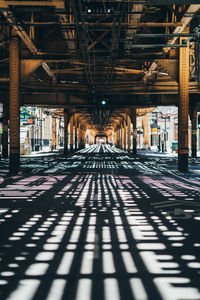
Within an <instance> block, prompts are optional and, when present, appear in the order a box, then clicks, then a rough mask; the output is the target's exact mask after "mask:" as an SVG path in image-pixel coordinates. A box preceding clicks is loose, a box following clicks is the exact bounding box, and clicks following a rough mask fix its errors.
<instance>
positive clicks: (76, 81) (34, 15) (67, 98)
mask: <svg viewBox="0 0 200 300" xmlns="http://www.w3.org/2000/svg"><path fill="white" fill-rule="evenodd" d="M0 13H1V14H0V22H1V31H0V74H1V77H0V92H1V93H0V102H2V103H3V106H4V115H3V120H2V121H3V128H4V130H3V155H4V156H5V157H6V156H7V155H8V130H7V129H8V122H9V126H10V170H12V171H14V172H17V171H18V170H19V166H20V145H19V134H20V122H19V111H20V106H23V105H28V106H40V107H47V108H57V109H59V113H60V114H62V115H64V120H65V143H64V151H65V153H66V154H67V152H68V142H69V141H68V124H69V122H72V123H73V125H74V126H75V139H73V132H71V137H70V145H72V143H73V141H74V140H75V143H77V145H78V146H81V147H82V146H83V145H84V137H85V131H86V130H87V129H90V130H91V132H93V136H98V135H102V134H103V135H106V136H109V135H110V134H111V133H112V134H114V135H115V143H116V145H117V146H119V147H122V146H123V145H125V144H126V140H125V139H126V137H127V139H128V148H129V150H130V149H133V153H136V137H137V131H136V119H137V115H139V114H140V115H141V114H143V115H145V113H147V112H149V111H151V110H153V107H156V106H158V105H176V106H178V108H179V138H178V139H179V140H178V144H179V149H178V169H179V170H180V171H181V172H187V170H188V118H189V116H190V118H191V121H192V156H193V157H196V148H197V147H196V140H197V139H196V134H197V112H198V111H200V98H199V93H200V89H199V81H200V67H199V63H200V56H199V53H200V51H199V50H200V43H199V40H200V25H199V22H200V4H198V1H195V0H193V1H187V0H185V1H183V0H174V1H165V0H159V1H158V0H153V1H140V0H138V1H137V0H134V1H132V0H129V1H127V0H125V1H114V0H104V1H100V0H91V1H88V0H73V1H70V0H68V1H64V0H57V1H56V0H54V1H31V0H27V1H20V0H18V1H15V0H10V1H6V0H1V1H0ZM131 123H132V124H133V139H132V144H133V145H132V147H131V145H130V143H131V140H130V124H131ZM71 127H72V128H73V126H71ZM78 129H79V130H78ZM120 129H121V131H120V132H122V131H123V135H122V134H119V130H120ZM77 132H78V134H77ZM127 133H128V134H127Z"/></svg>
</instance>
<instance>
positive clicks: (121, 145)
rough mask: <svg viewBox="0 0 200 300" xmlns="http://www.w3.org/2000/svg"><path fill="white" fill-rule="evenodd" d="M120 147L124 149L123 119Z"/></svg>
mask: <svg viewBox="0 0 200 300" xmlns="http://www.w3.org/2000/svg"><path fill="white" fill-rule="evenodd" d="M120 133H121V135H120V148H121V149H123V120H122V122H121V132H120Z"/></svg>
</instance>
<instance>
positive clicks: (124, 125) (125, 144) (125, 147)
mask: <svg viewBox="0 0 200 300" xmlns="http://www.w3.org/2000/svg"><path fill="white" fill-rule="evenodd" d="M124 150H125V151H126V119H124Z"/></svg>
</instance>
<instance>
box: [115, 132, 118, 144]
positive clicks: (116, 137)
mask: <svg viewBox="0 0 200 300" xmlns="http://www.w3.org/2000/svg"><path fill="white" fill-rule="evenodd" d="M117 144H118V134H117V130H116V131H115V147H117Z"/></svg>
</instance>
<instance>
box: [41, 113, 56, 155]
mask: <svg viewBox="0 0 200 300" xmlns="http://www.w3.org/2000/svg"><path fill="white" fill-rule="evenodd" d="M38 124H39V123H38ZM39 125H40V124H39ZM39 125H38V127H39ZM38 130H39V129H38ZM56 133H57V128H56V118H55V117H53V118H52V150H54V149H56Z"/></svg>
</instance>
